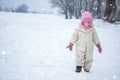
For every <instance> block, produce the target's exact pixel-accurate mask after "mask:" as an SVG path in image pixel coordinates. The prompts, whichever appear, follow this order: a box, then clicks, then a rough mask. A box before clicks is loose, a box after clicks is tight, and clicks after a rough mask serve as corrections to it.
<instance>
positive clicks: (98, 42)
mask: <svg viewBox="0 0 120 80" xmlns="http://www.w3.org/2000/svg"><path fill="white" fill-rule="evenodd" d="M93 42H94V44H95V45H98V44H100V41H99V38H98V35H97V32H96V30H94V33H93Z"/></svg>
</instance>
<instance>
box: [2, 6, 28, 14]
mask: <svg viewBox="0 0 120 80" xmlns="http://www.w3.org/2000/svg"><path fill="white" fill-rule="evenodd" d="M28 9H29V7H28V6H27V5H26V4H21V5H19V6H17V7H16V8H14V7H12V8H2V6H0V11H6V12H21V13H27V12H28Z"/></svg>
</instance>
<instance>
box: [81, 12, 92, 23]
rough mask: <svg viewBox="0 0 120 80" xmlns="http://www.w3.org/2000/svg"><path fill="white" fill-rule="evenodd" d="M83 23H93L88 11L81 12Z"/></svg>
mask: <svg viewBox="0 0 120 80" xmlns="http://www.w3.org/2000/svg"><path fill="white" fill-rule="evenodd" d="M81 14H82V17H81V22H91V21H93V17H92V14H91V13H90V12H88V11H84V10H81Z"/></svg>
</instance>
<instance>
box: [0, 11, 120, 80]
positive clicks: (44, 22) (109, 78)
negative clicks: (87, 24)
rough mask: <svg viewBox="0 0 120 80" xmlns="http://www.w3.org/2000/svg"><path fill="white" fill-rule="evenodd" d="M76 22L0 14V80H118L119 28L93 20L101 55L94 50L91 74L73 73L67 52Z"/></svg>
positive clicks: (73, 20)
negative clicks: (99, 41)
mask: <svg viewBox="0 0 120 80" xmlns="http://www.w3.org/2000/svg"><path fill="white" fill-rule="evenodd" d="M78 24H79V20H75V19H72V20H65V19H64V18H63V17H61V16H56V15H47V14H22V13H6V12H0V80H120V60H119V59H120V49H119V48H120V24H109V23H107V22H104V21H102V20H95V21H94V25H95V28H96V30H97V32H98V36H99V38H100V40H101V45H102V48H103V53H102V54H99V53H98V51H97V48H96V47H95V48H94V62H93V66H92V69H91V72H90V73H86V72H84V71H82V72H81V73H76V72H75V49H74V50H73V51H72V52H71V51H69V50H68V49H66V46H67V45H68V42H69V39H70V38H71V36H72V33H73V31H74V29H75V28H76V27H77V26H78Z"/></svg>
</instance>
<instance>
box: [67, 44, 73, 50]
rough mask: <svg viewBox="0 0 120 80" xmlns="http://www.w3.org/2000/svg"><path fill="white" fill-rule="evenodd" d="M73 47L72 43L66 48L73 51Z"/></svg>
mask: <svg viewBox="0 0 120 80" xmlns="http://www.w3.org/2000/svg"><path fill="white" fill-rule="evenodd" d="M72 46H73V44H72V43H70V44H69V45H68V46H67V47H66V48H69V50H70V51H72Z"/></svg>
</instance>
